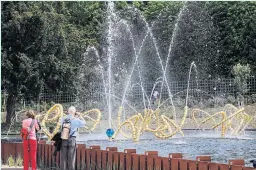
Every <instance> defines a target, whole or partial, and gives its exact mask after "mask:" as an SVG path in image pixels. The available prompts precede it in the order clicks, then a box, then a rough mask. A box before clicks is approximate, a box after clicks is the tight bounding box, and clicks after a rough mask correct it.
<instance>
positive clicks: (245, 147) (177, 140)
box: [78, 131, 256, 166]
mask: <svg viewBox="0 0 256 170" xmlns="http://www.w3.org/2000/svg"><path fill="white" fill-rule="evenodd" d="M185 136H186V137H181V136H176V137H173V138H170V139H167V140H159V139H156V138H154V137H153V136H151V135H150V134H145V135H143V136H142V139H141V140H140V141H139V142H132V141H131V140H123V139H122V138H119V139H118V140H115V141H108V140H107V139H106V135H105V134H103V133H98V134H96V133H94V134H90V135H88V134H80V136H79V138H78V141H79V142H80V143H85V144H86V145H87V146H90V145H100V146H101V148H102V149H105V148H106V147H110V146H116V147H117V148H118V150H119V151H123V150H124V149H136V150H137V153H139V154H144V153H145V151H152V150H155V151H158V154H159V155H160V156H164V157H167V156H168V154H169V153H177V152H180V153H182V154H183V157H184V158H186V159H192V160H195V159H196V156H199V155H210V156H211V157H212V161H213V162H219V163H227V162H228V160H230V159H244V160H245V162H246V165H247V166H251V163H250V162H249V161H250V160H252V159H256V131H246V132H245V134H243V135H242V136H238V137H231V136H227V137H226V138H220V137H219V134H216V133H214V132H195V131H185ZM103 139H104V140H103Z"/></svg>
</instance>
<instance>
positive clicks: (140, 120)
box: [112, 104, 252, 142]
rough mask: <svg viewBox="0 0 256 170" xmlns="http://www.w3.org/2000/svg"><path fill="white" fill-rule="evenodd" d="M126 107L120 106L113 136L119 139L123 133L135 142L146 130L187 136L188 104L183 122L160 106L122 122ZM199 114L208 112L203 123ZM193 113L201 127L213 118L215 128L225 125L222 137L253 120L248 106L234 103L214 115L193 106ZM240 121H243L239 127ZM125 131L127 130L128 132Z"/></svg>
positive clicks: (167, 136) (162, 135)
mask: <svg viewBox="0 0 256 170" xmlns="http://www.w3.org/2000/svg"><path fill="white" fill-rule="evenodd" d="M122 109H123V108H122V107H120V109H119V112H118V118H117V119H118V126H117V128H116V129H117V130H116V132H115V134H114V135H113V137H112V138H116V136H117V135H118V134H119V133H120V134H121V135H122V136H124V137H125V138H128V139H132V140H133V141H134V142H137V141H139V138H140V136H141V135H142V134H143V132H151V133H153V134H154V135H155V136H156V137H157V138H160V139H167V138H170V137H172V136H174V135H175V134H177V133H180V134H181V135H183V136H184V133H183V132H182V128H183V126H184V124H185V121H186V118H187V115H188V107H187V106H186V107H185V108H184V112H183V116H182V118H181V121H180V123H179V124H178V123H176V122H175V121H174V120H172V119H170V118H168V117H167V116H166V115H161V114H160V109H156V110H155V111H154V110H151V109H145V110H144V112H143V114H141V113H136V114H135V115H133V116H131V117H129V118H128V119H126V120H125V121H124V122H121V115H122ZM199 113H202V114H203V115H205V116H204V118H203V120H202V121H201V122H199V121H198V120H197V118H196V114H199ZM191 114H192V121H193V122H194V124H195V125H196V127H197V128H199V127H200V126H201V125H203V124H205V123H207V122H209V121H210V122H211V125H212V129H217V128H218V127H220V128H221V137H225V134H226V133H227V131H228V130H230V134H232V135H237V134H239V133H240V132H242V131H244V129H245V128H246V126H247V125H248V124H249V122H250V121H251V120H252V117H250V116H249V115H248V114H246V113H245V111H244V108H240V109H238V108H236V107H235V106H233V105H231V104H228V105H226V106H225V107H224V111H220V112H217V113H215V114H212V115H211V114H209V113H207V112H205V111H203V110H200V109H193V110H192V112H191ZM237 122H239V123H238V126H237ZM124 130H126V132H125V131H124Z"/></svg>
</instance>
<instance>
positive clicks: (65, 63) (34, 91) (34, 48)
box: [1, 2, 101, 123]
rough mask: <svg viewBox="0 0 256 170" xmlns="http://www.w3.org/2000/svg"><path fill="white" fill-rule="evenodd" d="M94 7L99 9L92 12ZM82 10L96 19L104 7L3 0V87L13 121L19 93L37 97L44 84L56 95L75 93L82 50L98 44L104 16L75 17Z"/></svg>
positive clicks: (8, 116)
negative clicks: (99, 26) (59, 93)
mask: <svg viewBox="0 0 256 170" xmlns="http://www.w3.org/2000/svg"><path fill="white" fill-rule="evenodd" d="M81 4H82V5H84V6H83V7H85V8H83V7H80V6H81ZM86 5H87V6H86ZM95 5H96V6H95ZM66 6H67V7H68V8H69V7H70V6H71V7H72V8H71V7H70V9H67V8H66ZM79 7H80V8H79ZM95 8H96V9H98V11H95V12H96V13H94V14H92V11H94V10H95ZM83 9H90V10H88V11H87V12H88V13H87V14H88V15H87V16H90V18H94V16H95V15H96V16H97V15H99V14H100V11H101V6H100V4H95V3H88V4H87V3H82V2H81V3H80V2H74V3H73V2H67V3H66V2H65V3H64V2H2V13H1V16H2V19H3V20H2V50H1V52H2V56H3V57H2V85H3V86H2V87H3V89H5V90H7V92H8V99H7V119H6V123H10V121H11V118H12V117H13V115H14V112H15V105H16V102H17V101H18V96H20V95H22V96H23V97H24V96H29V98H30V99H37V98H38V96H39V94H40V93H41V92H42V90H43V88H46V89H49V90H50V91H52V92H54V93H58V92H60V91H70V92H74V93H75V92H76V91H75V86H74V82H75V81H76V78H77V72H78V71H79V66H80V64H81V62H82V60H83V58H82V54H83V53H84V52H85V49H86V47H87V46H88V45H91V44H96V42H97V41H96V38H95V37H96V36H95V34H98V32H99V31H98V30H97V29H96V28H97V25H99V22H98V20H97V19H100V17H98V18H97V17H96V20H94V21H92V22H91V21H84V22H83V23H79V22H77V21H76V20H74V17H75V15H76V14H77V13H79V12H81V10H83ZM75 11H76V12H75ZM97 12H98V13H97ZM89 14H90V15H89ZM80 17H81V18H82V16H81V15H80ZM81 18H80V19H79V20H81ZM87 19H88V20H89V17H88V18H87ZM95 30H96V31H95ZM94 31H95V32H94ZM91 71H92V70H91Z"/></svg>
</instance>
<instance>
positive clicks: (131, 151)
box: [124, 149, 136, 154]
mask: <svg viewBox="0 0 256 170" xmlns="http://www.w3.org/2000/svg"><path fill="white" fill-rule="evenodd" d="M124 153H130V154H134V153H136V149H125V150H124Z"/></svg>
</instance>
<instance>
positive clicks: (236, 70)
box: [232, 63, 251, 94]
mask: <svg viewBox="0 0 256 170" xmlns="http://www.w3.org/2000/svg"><path fill="white" fill-rule="evenodd" d="M232 72H233V75H234V77H235V80H234V81H235V85H236V87H237V91H238V92H239V93H240V94H245V93H246V92H248V90H249V89H248V88H247V79H248V78H249V77H250V73H251V69H250V66H249V64H247V65H241V64H240V63H238V64H237V65H235V66H233V70H232Z"/></svg>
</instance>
